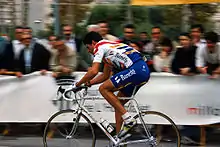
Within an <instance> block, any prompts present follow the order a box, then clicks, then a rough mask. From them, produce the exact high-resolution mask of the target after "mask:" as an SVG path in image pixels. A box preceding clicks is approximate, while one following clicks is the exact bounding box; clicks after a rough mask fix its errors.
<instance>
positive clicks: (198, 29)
mask: <svg viewBox="0 0 220 147" xmlns="http://www.w3.org/2000/svg"><path fill="white" fill-rule="evenodd" d="M203 33H204V28H203V26H202V25H200V24H196V25H192V26H191V37H192V43H193V45H195V46H197V47H198V48H200V46H204V45H205V43H206V41H205V40H204V39H202V36H203Z"/></svg>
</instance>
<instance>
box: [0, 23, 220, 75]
mask: <svg viewBox="0 0 220 147" xmlns="http://www.w3.org/2000/svg"><path fill="white" fill-rule="evenodd" d="M62 30H63V33H62V34H63V36H62V37H61V36H54V35H51V36H49V37H48V39H46V40H41V39H38V38H34V37H33V36H32V29H31V28H29V27H16V28H15V40H10V39H9V38H8V37H5V36H3V37H2V38H4V40H5V41H1V44H0V72H1V74H4V73H7V71H10V72H11V71H13V72H14V73H15V75H17V76H18V77H21V76H22V75H23V74H28V73H31V72H34V71H41V73H42V74H44V73H45V71H48V70H51V71H53V72H54V74H53V75H54V76H59V75H66V74H67V75H68V74H71V73H72V72H74V71H76V70H80V71H82V70H84V71H86V70H87V69H88V68H89V67H90V66H91V63H92V58H93V56H92V55H89V54H88V53H87V50H86V48H85V47H84V46H83V45H82V38H81V39H79V38H77V36H74V34H73V33H72V32H73V29H72V27H71V26H70V25H65V26H63V28H62ZM87 31H88V32H90V31H95V32H99V33H100V34H101V36H102V37H103V39H106V40H110V41H117V42H121V43H125V44H128V45H130V46H132V47H133V48H135V49H136V50H138V51H139V52H141V54H142V55H143V56H145V57H146V58H147V63H148V65H149V68H150V70H151V72H169V73H174V74H180V75H185V76H193V75H197V74H206V73H207V74H209V75H210V76H209V78H212V79H215V78H218V75H219V73H220V43H218V40H219V39H218V34H217V33H215V32H204V29H203V27H202V25H193V26H192V27H191V30H190V31H189V32H183V33H181V34H180V35H179V37H178V41H173V40H171V39H170V38H169V37H167V36H165V35H164V34H163V32H162V30H161V29H160V27H153V28H152V29H151V35H149V34H148V33H147V32H145V31H143V32H140V33H139V34H138V33H137V32H136V28H135V26H134V25H132V24H127V25H125V26H124V28H123V36H122V37H116V36H114V35H111V34H110V33H109V32H110V31H109V26H108V23H107V22H106V21H99V22H97V24H91V25H89V26H88V27H87ZM150 36H151V38H150Z"/></svg>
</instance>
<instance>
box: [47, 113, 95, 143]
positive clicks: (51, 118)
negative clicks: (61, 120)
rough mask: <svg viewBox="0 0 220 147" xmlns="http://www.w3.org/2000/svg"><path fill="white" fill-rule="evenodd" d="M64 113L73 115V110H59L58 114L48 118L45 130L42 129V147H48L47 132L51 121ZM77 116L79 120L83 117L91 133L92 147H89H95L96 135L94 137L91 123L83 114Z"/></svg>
mask: <svg viewBox="0 0 220 147" xmlns="http://www.w3.org/2000/svg"><path fill="white" fill-rule="evenodd" d="M64 113H74V110H71V109H67V110H61V111H59V112H57V113H55V114H53V115H52V116H51V117H50V118H49V120H48V121H47V124H46V127H45V129H44V134H43V144H44V147H48V145H47V132H48V130H49V129H50V128H49V126H50V124H51V122H52V120H53V119H54V118H56V117H57V116H59V115H61V114H64ZM79 115H80V117H79V118H81V117H83V119H85V120H86V122H87V123H88V124H89V126H90V129H91V132H92V138H91V139H92V144H91V145H92V146H91V147H95V144H96V135H95V131H94V128H93V126H92V123H91V121H90V120H89V119H88V117H86V116H85V115H84V114H82V113H81V114H79ZM73 119H74V118H73Z"/></svg>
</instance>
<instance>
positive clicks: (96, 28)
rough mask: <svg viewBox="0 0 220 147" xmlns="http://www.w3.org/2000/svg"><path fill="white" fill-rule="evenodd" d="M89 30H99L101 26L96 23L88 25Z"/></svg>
mask: <svg viewBox="0 0 220 147" xmlns="http://www.w3.org/2000/svg"><path fill="white" fill-rule="evenodd" d="M87 32H99V26H98V25H94V24H91V25H88V26H87Z"/></svg>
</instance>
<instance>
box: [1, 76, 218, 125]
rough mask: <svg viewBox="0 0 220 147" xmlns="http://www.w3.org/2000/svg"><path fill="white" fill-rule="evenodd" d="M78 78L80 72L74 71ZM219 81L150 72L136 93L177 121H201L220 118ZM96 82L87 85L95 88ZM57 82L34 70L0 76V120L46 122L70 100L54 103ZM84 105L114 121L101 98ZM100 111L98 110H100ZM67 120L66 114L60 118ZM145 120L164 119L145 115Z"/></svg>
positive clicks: (141, 100)
mask: <svg viewBox="0 0 220 147" xmlns="http://www.w3.org/2000/svg"><path fill="white" fill-rule="evenodd" d="M74 74H75V75H76V77H77V79H80V78H81V77H82V76H83V75H84V73H82V72H76V73H74ZM219 87H220V82H219V80H209V79H207V78H206V77H204V76H195V77H182V76H174V75H172V74H152V76H151V79H150V81H149V83H148V84H147V85H145V86H144V87H143V88H141V89H140V90H139V92H138V94H137V95H136V99H137V101H138V102H139V104H140V106H141V108H142V109H148V110H155V111H159V112H162V113H164V114H166V115H168V116H170V117H171V118H172V119H173V120H174V121H175V123H176V124H179V125H205V124H214V123H219V122H220V97H219V94H220V91H219ZM97 88H98V85H97V86H94V87H92V88H91V90H96V89H97ZM56 90H57V86H56V83H55V81H54V79H53V78H52V77H51V76H50V74H48V76H41V75H40V74H39V73H38V72H36V73H33V74H30V75H27V76H24V77H23V78H21V79H18V78H16V77H10V76H9V77H8V76H1V77H0V122H46V121H47V120H48V119H49V117H50V116H51V115H52V114H54V113H55V112H57V111H59V109H60V107H61V106H62V107H66V106H67V107H70V106H72V105H71V104H70V103H66V102H60V103H58V104H54V103H53V102H52V99H54V98H55V96H56ZM86 107H87V108H88V109H89V111H91V112H93V113H94V112H95V113H96V114H99V115H101V116H103V117H104V118H106V119H108V120H109V121H110V122H111V123H114V121H115V120H114V113H113V111H114V110H113V109H112V108H111V107H109V104H108V103H107V102H106V101H105V100H104V99H103V100H98V101H92V100H90V101H88V102H87V103H86ZM100 111H101V112H100ZM68 120H71V118H69V117H65V118H62V119H61V121H68ZM147 120H148V122H149V123H165V122H163V121H162V120H159V119H153V118H148V119H147Z"/></svg>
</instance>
